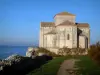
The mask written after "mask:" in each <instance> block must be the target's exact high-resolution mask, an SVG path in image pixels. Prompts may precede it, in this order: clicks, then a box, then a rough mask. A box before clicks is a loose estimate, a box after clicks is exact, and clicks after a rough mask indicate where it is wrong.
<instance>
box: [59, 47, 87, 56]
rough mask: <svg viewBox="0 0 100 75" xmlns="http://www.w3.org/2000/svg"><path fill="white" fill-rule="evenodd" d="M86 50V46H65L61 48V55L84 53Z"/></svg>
mask: <svg viewBox="0 0 100 75" xmlns="http://www.w3.org/2000/svg"><path fill="white" fill-rule="evenodd" d="M85 52H86V50H85V49H84V48H73V49H71V48H67V47H63V48H60V49H59V52H58V54H59V55H83V54H84V53H85Z"/></svg>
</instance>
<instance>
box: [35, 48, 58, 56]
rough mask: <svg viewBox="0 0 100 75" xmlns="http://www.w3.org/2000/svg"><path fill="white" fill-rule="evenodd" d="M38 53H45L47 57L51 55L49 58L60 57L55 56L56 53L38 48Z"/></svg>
mask: <svg viewBox="0 0 100 75" xmlns="http://www.w3.org/2000/svg"><path fill="white" fill-rule="evenodd" d="M38 53H45V54H46V55H49V56H53V57H57V56H59V55H57V54H55V53H54V52H51V51H49V50H47V49H46V48H42V47H40V48H38V50H37V51H36V54H38Z"/></svg>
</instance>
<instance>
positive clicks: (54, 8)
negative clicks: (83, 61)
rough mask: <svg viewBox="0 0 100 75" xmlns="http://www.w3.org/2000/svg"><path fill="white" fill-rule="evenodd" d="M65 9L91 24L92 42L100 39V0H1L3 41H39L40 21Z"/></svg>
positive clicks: (0, 28) (24, 42) (8, 42)
mask: <svg viewBox="0 0 100 75" xmlns="http://www.w3.org/2000/svg"><path fill="white" fill-rule="evenodd" d="M62 11H68V12H70V13H73V14H76V22H87V23H89V24H90V27H91V43H95V42H96V41H99V40H100V0H0V45H35V44H38V39H39V26H40V22H41V21H53V16H54V15H55V14H57V13H59V12H62Z"/></svg>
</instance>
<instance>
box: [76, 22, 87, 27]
mask: <svg viewBox="0 0 100 75" xmlns="http://www.w3.org/2000/svg"><path fill="white" fill-rule="evenodd" d="M75 24H76V25H77V27H89V24H88V23H75Z"/></svg>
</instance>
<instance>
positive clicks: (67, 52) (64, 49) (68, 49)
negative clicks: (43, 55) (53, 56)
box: [58, 47, 71, 55]
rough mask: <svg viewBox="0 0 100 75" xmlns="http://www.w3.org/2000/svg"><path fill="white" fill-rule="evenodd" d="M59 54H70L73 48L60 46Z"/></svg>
mask: <svg viewBox="0 0 100 75" xmlns="http://www.w3.org/2000/svg"><path fill="white" fill-rule="evenodd" d="M58 54H59V55H70V54H71V49H70V48H67V47H63V48H60V49H59V51H58Z"/></svg>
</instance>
